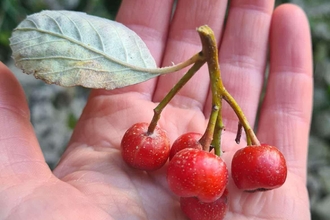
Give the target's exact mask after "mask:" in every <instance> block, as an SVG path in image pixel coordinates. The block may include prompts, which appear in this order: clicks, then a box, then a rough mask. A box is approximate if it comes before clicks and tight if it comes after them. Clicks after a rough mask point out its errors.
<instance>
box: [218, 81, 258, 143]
mask: <svg viewBox="0 0 330 220" xmlns="http://www.w3.org/2000/svg"><path fill="white" fill-rule="evenodd" d="M222 95H223V98H224V100H226V102H227V103H228V104H229V105H230V107H231V108H232V109H233V110H234V112H235V114H236V115H237V117H238V119H239V122H240V123H241V125H242V126H243V128H244V131H245V134H246V141H247V145H258V146H259V145H260V142H259V140H258V138H257V136H256V135H255V133H254V131H253V129H252V128H251V126H250V124H249V122H248V120H247V119H246V117H245V115H244V113H243V111H242V109H241V107H240V106H239V105H238V104H237V102H236V101H235V99H234V98H233V97H232V96H231V95H230V93H229V92H228V91H227V90H226V89H225V88H224V87H223V88H222Z"/></svg>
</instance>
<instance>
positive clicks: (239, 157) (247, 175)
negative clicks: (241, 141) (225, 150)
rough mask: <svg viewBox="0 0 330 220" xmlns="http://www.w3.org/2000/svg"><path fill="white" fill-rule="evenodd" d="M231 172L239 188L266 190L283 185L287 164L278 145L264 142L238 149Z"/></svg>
mask: <svg viewBox="0 0 330 220" xmlns="http://www.w3.org/2000/svg"><path fill="white" fill-rule="evenodd" d="M231 172H232V177H233V179H234V182H235V184H236V186H237V187H238V188H239V189H243V190H245V191H251V192H253V191H264V190H270V189H274V188H277V187H280V186H281V185H283V183H284V182H285V180H286V176H287V166H286V162H285V158H284V156H283V154H282V153H281V152H280V151H279V150H278V149H277V148H276V147H273V146H270V145H266V144H262V145H261V146H247V147H245V148H242V149H240V150H238V151H237V152H236V153H235V155H234V157H233V160H232V165H231Z"/></svg>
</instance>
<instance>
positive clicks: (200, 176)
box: [167, 148, 228, 202]
mask: <svg viewBox="0 0 330 220" xmlns="http://www.w3.org/2000/svg"><path fill="white" fill-rule="evenodd" d="M167 181H168V184H169V187H170V189H171V190H172V191H173V192H174V193H175V194H176V195H178V196H180V197H192V196H196V197H198V198H199V199H200V200H201V201H203V202H214V201H215V200H217V199H218V198H220V196H221V195H222V193H223V192H224V190H225V188H226V185H227V183H228V170H227V167H226V164H225V162H224V161H223V160H222V159H221V158H220V157H218V156H216V155H215V154H213V153H210V152H206V151H202V150H198V149H193V148H186V149H183V150H181V151H179V152H178V153H177V154H176V155H175V156H174V157H173V158H172V160H171V161H170V163H169V166H168V168H167Z"/></svg>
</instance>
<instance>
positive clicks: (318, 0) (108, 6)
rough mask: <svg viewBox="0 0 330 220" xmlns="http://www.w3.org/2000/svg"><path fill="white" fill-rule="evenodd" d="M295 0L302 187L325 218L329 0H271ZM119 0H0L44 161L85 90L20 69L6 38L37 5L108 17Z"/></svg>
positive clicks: (1, 41) (0, 21)
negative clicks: (306, 118) (306, 62)
mask: <svg viewBox="0 0 330 220" xmlns="http://www.w3.org/2000/svg"><path fill="white" fill-rule="evenodd" d="M288 2H291V3H295V4H297V5H299V6H300V7H302V8H303V9H304V10H305V12H306V13H307V16H308V19H309V22H310V26H311V32H312V38H313V58H314V86H315V88H314V106H313V120H312V127H311V132H310V142H309V156H308V183H307V184H308V189H309V194H310V202H311V211H312V219H313V220H329V219H330V1H329V0H276V5H279V4H283V3H288ZM120 3H121V0H0V60H1V61H2V62H4V63H6V64H7V65H8V66H9V67H10V68H11V69H12V70H13V72H14V73H15V75H16V76H17V78H18V79H19V81H20V82H21V84H22V86H23V87H24V89H25V92H26V95H27V99H28V102H29V106H30V109H31V121H32V123H33V125H34V128H35V132H36V134H37V136H38V139H39V141H40V145H41V147H42V149H43V152H44V155H45V158H46V161H47V163H48V164H49V166H50V167H51V168H54V166H55V165H56V163H57V161H58V158H59V156H60V155H61V154H62V152H63V151H64V148H65V146H66V145H67V143H68V141H69V138H70V136H71V133H72V129H73V128H74V127H75V124H76V122H77V120H78V118H79V116H80V114H81V111H82V109H83V107H84V105H85V103H86V99H87V97H88V93H89V90H88V89H84V88H81V87H76V88H62V87H60V86H54V85H46V84H45V83H43V82H42V81H40V80H36V79H35V78H34V77H32V76H27V75H25V74H22V72H21V71H20V70H18V69H17V68H16V67H15V66H14V64H13V61H12V60H11V58H10V56H11V50H10V47H9V40H8V38H9V37H10V35H11V31H12V30H13V29H14V28H15V27H16V26H17V25H18V23H19V22H21V21H22V20H23V19H24V18H25V17H26V15H29V14H32V13H35V12H39V11H41V10H43V9H52V10H59V9H66V10H75V11H84V12H86V13H88V14H92V15H97V16H100V17H105V18H108V19H114V18H115V16H116V13H117V10H118V8H119V6H120Z"/></svg>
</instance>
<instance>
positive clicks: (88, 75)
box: [10, 11, 159, 89]
mask: <svg viewBox="0 0 330 220" xmlns="http://www.w3.org/2000/svg"><path fill="white" fill-rule="evenodd" d="M10 46H11V48H12V51H13V58H14V60H15V62H16V65H17V66H18V67H19V68H21V69H22V70H23V71H24V72H25V73H27V74H33V75H34V76H35V77H36V78H39V79H42V80H44V81H45V82H47V83H54V84H58V85H61V86H75V85H81V86H84V87H88V88H104V89H115V88H119V87H124V86H127V85H132V84H136V83H140V82H143V81H146V80H148V79H151V78H153V77H155V76H157V75H159V73H149V72H147V70H148V69H155V68H156V63H155V61H154V59H153V57H152V55H151V54H150V52H149V50H148V48H147V46H146V45H145V44H144V42H143V41H142V40H141V39H140V37H139V36H138V35H137V34H136V33H135V32H133V31H132V30H130V29H129V28H127V27H126V26H124V25H122V24H120V23H118V22H115V21H111V20H107V19H104V18H99V17H96V16H91V15H87V14H85V13H82V12H73V11H42V12H40V13H36V14H33V15H30V16H28V17H27V18H26V19H25V20H24V21H22V22H21V23H20V24H19V25H18V27H17V28H16V29H15V30H14V31H13V33H12V37H11V38H10Z"/></svg>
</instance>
